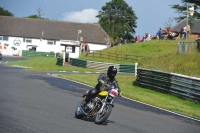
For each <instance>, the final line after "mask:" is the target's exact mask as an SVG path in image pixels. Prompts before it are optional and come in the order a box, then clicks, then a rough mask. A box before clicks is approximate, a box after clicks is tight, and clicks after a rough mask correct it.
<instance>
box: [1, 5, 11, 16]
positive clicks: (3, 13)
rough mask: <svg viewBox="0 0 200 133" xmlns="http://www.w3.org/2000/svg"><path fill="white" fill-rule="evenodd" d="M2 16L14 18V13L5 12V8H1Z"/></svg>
mask: <svg viewBox="0 0 200 133" xmlns="http://www.w3.org/2000/svg"><path fill="white" fill-rule="evenodd" d="M0 15H1V16H14V14H13V13H11V12H9V11H8V10H5V9H4V8H3V7H0Z"/></svg>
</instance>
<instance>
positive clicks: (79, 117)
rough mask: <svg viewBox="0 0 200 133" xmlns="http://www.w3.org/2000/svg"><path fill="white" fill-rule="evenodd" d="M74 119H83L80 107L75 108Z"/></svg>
mask: <svg viewBox="0 0 200 133" xmlns="http://www.w3.org/2000/svg"><path fill="white" fill-rule="evenodd" d="M75 117H76V118H77V119H81V118H83V117H84V115H83V114H82V112H81V110H80V107H77V108H76V111H75Z"/></svg>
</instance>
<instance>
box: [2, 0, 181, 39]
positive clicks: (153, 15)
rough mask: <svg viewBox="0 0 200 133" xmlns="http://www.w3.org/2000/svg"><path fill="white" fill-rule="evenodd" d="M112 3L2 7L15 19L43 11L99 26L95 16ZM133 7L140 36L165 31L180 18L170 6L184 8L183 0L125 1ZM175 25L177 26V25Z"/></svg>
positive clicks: (12, 0)
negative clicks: (166, 23)
mask: <svg viewBox="0 0 200 133" xmlns="http://www.w3.org/2000/svg"><path fill="white" fill-rule="evenodd" d="M109 1H111V0H0V7H4V9H6V10H8V11H10V12H12V13H13V14H14V16H15V17H27V16H30V15H33V14H36V15H37V9H38V8H39V7H41V9H42V17H44V18H49V19H54V20H58V21H69V22H81V23H87V22H89V23H95V22H98V18H96V17H95V16H96V15H97V14H98V11H100V10H101V7H102V6H104V5H106V2H109ZM125 1H126V3H127V4H128V5H129V6H131V7H132V9H133V11H134V12H135V14H136V16H137V17H138V20H137V28H136V34H137V35H140V36H143V35H144V34H145V33H150V34H155V33H156V32H157V30H158V28H164V25H165V22H167V21H168V20H169V18H172V19H173V18H174V17H176V16H178V14H177V13H175V10H174V9H171V8H170V6H169V5H174V4H181V0H125ZM175 23H176V22H175V21H173V25H175Z"/></svg>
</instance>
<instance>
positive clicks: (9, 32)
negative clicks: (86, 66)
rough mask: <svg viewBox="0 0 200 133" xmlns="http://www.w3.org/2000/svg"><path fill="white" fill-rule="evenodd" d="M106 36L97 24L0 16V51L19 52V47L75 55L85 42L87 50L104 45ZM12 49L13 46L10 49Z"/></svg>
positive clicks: (8, 53) (76, 55)
mask: <svg viewBox="0 0 200 133" xmlns="http://www.w3.org/2000/svg"><path fill="white" fill-rule="evenodd" d="M106 36H108V35H107V34H106V32H105V31H104V30H103V28H102V27H101V26H100V25H99V24H90V23H72V22H63V21H55V20H46V19H31V18H16V17H10V16H0V51H2V54H3V55H18V54H19V56H21V55H22V50H34V51H38V52H55V53H58V52H59V53H61V52H69V55H70V57H74V58H78V57H79V54H80V52H81V47H82V44H83V43H84V42H86V43H87V44H88V46H89V48H90V50H102V49H105V48H106V42H105V40H104V38H105V37H106ZM14 49H16V50H14Z"/></svg>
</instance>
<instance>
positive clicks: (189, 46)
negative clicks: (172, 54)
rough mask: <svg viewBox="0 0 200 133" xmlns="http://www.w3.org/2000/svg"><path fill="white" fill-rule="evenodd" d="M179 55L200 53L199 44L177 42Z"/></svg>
mask: <svg viewBox="0 0 200 133" xmlns="http://www.w3.org/2000/svg"><path fill="white" fill-rule="evenodd" d="M178 49H179V53H180V54H183V53H188V52H196V51H198V52H200V42H179V43H178Z"/></svg>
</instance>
